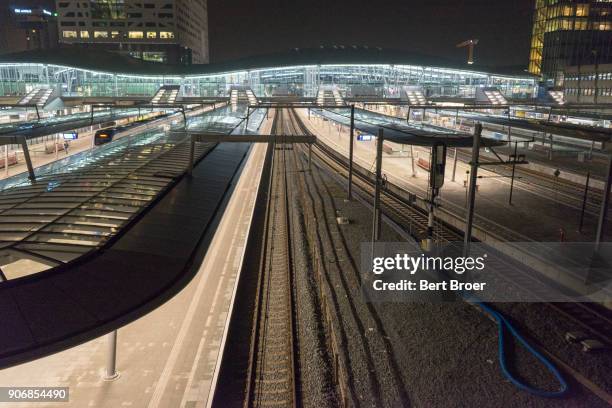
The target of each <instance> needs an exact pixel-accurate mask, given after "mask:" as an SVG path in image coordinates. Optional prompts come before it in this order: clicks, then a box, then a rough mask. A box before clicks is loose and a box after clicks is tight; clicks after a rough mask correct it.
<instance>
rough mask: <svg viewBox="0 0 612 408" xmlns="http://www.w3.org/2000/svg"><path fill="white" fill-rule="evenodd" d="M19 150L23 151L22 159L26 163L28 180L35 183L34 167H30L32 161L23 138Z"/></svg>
mask: <svg viewBox="0 0 612 408" xmlns="http://www.w3.org/2000/svg"><path fill="white" fill-rule="evenodd" d="M21 148H22V150H23V157H24V158H25V161H26V166H28V174H29V176H28V178H29V179H30V180H31V181H36V175H35V174H34V167H33V166H32V159H31V158H30V150H29V149H28V141H27V140H26V138H25V137H22V138H21Z"/></svg>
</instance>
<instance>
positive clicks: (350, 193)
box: [309, 104, 355, 200]
mask: <svg viewBox="0 0 612 408" xmlns="http://www.w3.org/2000/svg"><path fill="white" fill-rule="evenodd" d="M309 111H310V109H309ZM354 133H355V105H354V104H353V105H351V130H350V134H349V139H350V140H349V173H348V194H347V200H352V199H353V143H355V140H354V138H355V136H354Z"/></svg>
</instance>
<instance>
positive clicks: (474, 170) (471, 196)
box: [463, 123, 482, 256]
mask: <svg viewBox="0 0 612 408" xmlns="http://www.w3.org/2000/svg"><path fill="white" fill-rule="evenodd" d="M481 133H482V124H481V123H476V124H475V126H474V140H473V145H472V161H471V162H470V167H471V170H470V186H469V191H468V203H467V205H468V207H467V212H466V219H465V232H464V234H463V255H464V256H467V255H469V251H470V242H471V241H472V224H473V223H474V204H475V200H476V181H477V180H478V178H477V177H478V156H479V153H480V135H481Z"/></svg>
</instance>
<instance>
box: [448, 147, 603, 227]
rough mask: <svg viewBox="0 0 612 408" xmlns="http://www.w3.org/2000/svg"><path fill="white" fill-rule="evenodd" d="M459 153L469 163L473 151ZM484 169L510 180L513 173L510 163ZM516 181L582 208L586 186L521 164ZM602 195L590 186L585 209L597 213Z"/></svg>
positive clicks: (526, 188)
mask: <svg viewBox="0 0 612 408" xmlns="http://www.w3.org/2000/svg"><path fill="white" fill-rule="evenodd" d="M457 153H458V154H457V157H458V159H459V160H461V161H462V162H464V163H468V162H469V161H470V160H471V153H468V152H465V151H462V150H458V151H457ZM449 159H450V158H449ZM451 160H452V159H451ZM482 161H483V162H493V160H491V159H489V158H483V160H482ZM484 170H486V171H488V172H491V173H494V174H496V175H499V176H502V177H506V178H508V180H510V176H511V173H512V167H511V166H509V165H499V166H494V167H493V166H487V167H486V168H485V169H484ZM508 182H509V181H508ZM514 183H515V187H518V188H522V189H524V190H527V191H531V192H533V193H535V194H539V195H541V196H545V197H548V198H549V199H553V200H554V201H557V202H559V203H561V204H566V205H568V206H570V207H573V208H576V209H580V207H581V205H582V201H583V199H584V186H582V185H579V184H577V183H573V182H571V181H568V180H564V179H561V178H555V177H554V176H548V175H546V174H542V173H539V172H536V171H533V170H530V169H526V168H523V167H521V166H516V169H515V180H514ZM602 196H603V194H602V191H601V190H598V189H595V188H594V187H592V186H591V187H589V192H588V195H587V200H586V208H585V211H586V212H587V213H590V214H592V215H597V214H598V211H599V209H600V208H599V207H600V206H601V201H602Z"/></svg>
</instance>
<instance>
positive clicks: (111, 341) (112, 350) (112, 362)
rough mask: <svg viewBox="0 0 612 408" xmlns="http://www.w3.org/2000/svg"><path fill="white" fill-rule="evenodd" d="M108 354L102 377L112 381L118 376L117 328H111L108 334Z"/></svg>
mask: <svg viewBox="0 0 612 408" xmlns="http://www.w3.org/2000/svg"><path fill="white" fill-rule="evenodd" d="M107 337H108V355H107V358H106V372H105V374H104V379H105V380H106V381H112V380H115V379H117V377H119V373H118V372H117V330H113V331H112V332H110V333H109V334H108V335H107Z"/></svg>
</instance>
